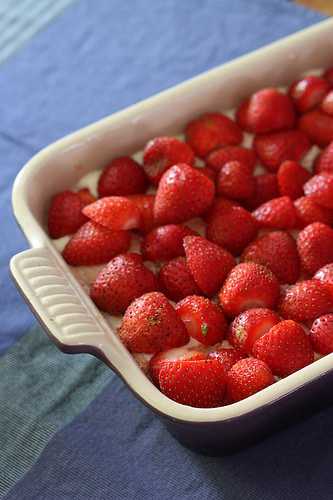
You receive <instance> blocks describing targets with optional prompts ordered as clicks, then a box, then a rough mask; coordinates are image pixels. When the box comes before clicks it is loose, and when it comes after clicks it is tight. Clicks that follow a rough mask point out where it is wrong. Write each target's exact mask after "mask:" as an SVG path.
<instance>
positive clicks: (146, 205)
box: [127, 194, 156, 233]
mask: <svg viewBox="0 0 333 500" xmlns="http://www.w3.org/2000/svg"><path fill="white" fill-rule="evenodd" d="M127 198H128V199H129V200H131V201H133V202H134V204H135V205H136V206H137V207H138V209H139V212H140V216H141V217H140V219H141V224H140V228H139V229H140V230H141V231H142V232H143V233H148V232H149V231H151V230H152V229H153V228H154V227H155V226H156V222H155V219H154V203H155V196H154V195H153V194H133V195H130V196H128V197H127Z"/></svg>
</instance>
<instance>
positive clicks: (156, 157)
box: [143, 137, 194, 185]
mask: <svg viewBox="0 0 333 500" xmlns="http://www.w3.org/2000/svg"><path fill="white" fill-rule="evenodd" d="M176 163H187V165H193V163H194V153H193V151H192V149H191V148H190V147H189V145H188V144H186V143H185V142H182V141H180V140H179V139H177V138H176V137H155V138H154V139H152V140H151V141H149V142H148V143H147V145H146V147H145V149H144V152H143V168H144V170H145V172H146V174H147V176H148V178H149V180H150V182H152V183H153V184H155V185H157V184H158V182H159V180H160V178H161V177H162V175H163V173H164V172H165V171H166V170H167V169H168V168H170V167H172V166H173V165H176Z"/></svg>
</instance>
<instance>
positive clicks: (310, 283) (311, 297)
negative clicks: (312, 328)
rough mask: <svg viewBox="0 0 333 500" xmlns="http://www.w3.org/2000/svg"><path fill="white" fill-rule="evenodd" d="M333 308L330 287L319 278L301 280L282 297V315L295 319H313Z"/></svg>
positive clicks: (301, 320)
mask: <svg viewBox="0 0 333 500" xmlns="http://www.w3.org/2000/svg"><path fill="white" fill-rule="evenodd" d="M332 310H333V298H332V295H331V293H330V290H329V288H328V287H327V286H326V285H324V284H323V283H321V282H320V281H318V280H314V279H313V280H306V281H300V282H298V283H296V284H295V285H292V286H290V287H289V288H287V290H286V291H285V293H284V294H283V295H282V297H281V301H280V305H279V311H280V314H281V316H283V317H284V318H286V319H293V320H294V321H300V322H304V321H312V320H314V319H315V318H318V316H321V315H322V314H327V313H329V312H331V311H332Z"/></svg>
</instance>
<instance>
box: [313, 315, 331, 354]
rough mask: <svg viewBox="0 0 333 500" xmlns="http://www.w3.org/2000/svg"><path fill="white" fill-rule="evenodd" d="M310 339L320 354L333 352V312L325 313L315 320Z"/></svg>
mask: <svg viewBox="0 0 333 500" xmlns="http://www.w3.org/2000/svg"><path fill="white" fill-rule="evenodd" d="M310 339H311V342H312V347H313V349H314V350H315V351H316V352H319V353H320V354H330V353H331V352H333V314H325V315H324V316H320V317H319V318H317V319H316V320H315V321H314V322H313V324H312V327H311V331H310Z"/></svg>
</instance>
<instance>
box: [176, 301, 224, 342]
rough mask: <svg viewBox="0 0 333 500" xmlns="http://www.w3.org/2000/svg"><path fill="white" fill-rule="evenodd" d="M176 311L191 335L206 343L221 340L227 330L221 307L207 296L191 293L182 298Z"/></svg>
mask: <svg viewBox="0 0 333 500" xmlns="http://www.w3.org/2000/svg"><path fill="white" fill-rule="evenodd" d="M176 311H177V313H178V315H179V317H180V318H181V320H182V321H183V322H184V324H185V326H186V329H187V332H188V334H189V336H190V337H192V338H194V339H196V340H198V341H199V342H201V344H204V345H207V346H209V345H214V344H216V343H217V342H221V341H222V340H223V338H224V337H225V334H226V332H227V322H226V319H225V317H224V314H223V312H222V310H221V308H220V307H219V306H218V305H217V304H214V302H211V301H210V300H209V299H207V298H205V297H200V296H198V295H191V296H188V297H186V298H185V299H183V300H181V301H180V302H179V303H178V304H177V306H176Z"/></svg>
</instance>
